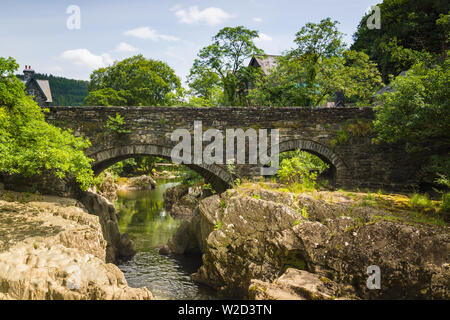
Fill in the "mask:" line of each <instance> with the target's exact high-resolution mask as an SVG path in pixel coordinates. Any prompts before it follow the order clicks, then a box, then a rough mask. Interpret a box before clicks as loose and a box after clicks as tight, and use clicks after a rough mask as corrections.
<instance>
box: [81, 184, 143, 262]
mask: <svg viewBox="0 0 450 320" xmlns="http://www.w3.org/2000/svg"><path fill="white" fill-rule="evenodd" d="M80 202H81V203H82V204H83V205H84V207H85V208H86V210H87V211H88V212H89V213H90V214H92V215H96V216H98V217H99V222H100V225H101V228H102V232H103V236H104V238H105V240H106V243H107V246H106V261H107V262H116V261H118V260H119V259H123V258H125V259H126V258H130V257H132V256H134V255H135V254H136V251H134V249H133V243H132V242H131V240H130V238H129V236H128V235H127V234H121V233H120V231H119V224H118V221H117V214H116V209H115V207H114V205H113V204H111V203H110V202H109V201H108V200H107V199H106V198H104V197H103V196H101V195H98V194H96V193H92V192H88V191H87V192H83V193H81V196H80Z"/></svg>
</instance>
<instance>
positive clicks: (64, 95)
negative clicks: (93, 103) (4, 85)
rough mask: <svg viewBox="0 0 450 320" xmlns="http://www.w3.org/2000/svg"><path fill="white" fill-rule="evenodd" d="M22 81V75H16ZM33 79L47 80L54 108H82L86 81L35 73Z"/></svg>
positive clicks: (86, 93)
mask: <svg viewBox="0 0 450 320" xmlns="http://www.w3.org/2000/svg"><path fill="white" fill-rule="evenodd" d="M17 77H18V78H19V79H21V80H23V75H17ZM34 78H35V79H38V80H49V82H50V88H51V90H52V97H53V103H52V105H54V106H82V105H83V100H84V98H86V96H87V95H88V92H87V84H88V81H82V80H73V79H67V78H63V77H55V76H53V75H47V74H42V73H35V75H34Z"/></svg>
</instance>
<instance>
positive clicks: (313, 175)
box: [278, 150, 329, 189]
mask: <svg viewBox="0 0 450 320" xmlns="http://www.w3.org/2000/svg"><path fill="white" fill-rule="evenodd" d="M328 168H329V165H328V164H326V163H325V162H323V161H322V160H321V159H319V158H318V157H316V156H314V155H312V154H310V153H308V152H305V151H301V150H296V151H291V152H286V153H284V154H281V156H280V169H279V170H278V176H279V178H280V179H281V181H282V182H283V183H287V184H290V185H296V184H302V185H303V186H304V188H306V189H314V188H315V187H316V180H317V177H318V175H319V174H321V173H322V172H324V171H325V170H327V169H328ZM297 188H298V187H297Z"/></svg>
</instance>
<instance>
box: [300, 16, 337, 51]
mask: <svg viewBox="0 0 450 320" xmlns="http://www.w3.org/2000/svg"><path fill="white" fill-rule="evenodd" d="M338 23H339V22H337V21H331V19H330V18H326V19H323V20H322V21H320V22H319V23H311V22H309V23H307V24H306V25H305V26H304V27H302V28H301V30H300V31H299V32H297V34H296V35H295V40H294V42H295V43H296V44H297V48H296V49H294V52H293V53H294V54H295V55H296V56H303V55H315V56H319V57H333V56H336V55H338V54H339V53H340V52H341V51H343V50H344V48H345V44H344V43H343V41H342V37H343V34H342V33H341V32H339V30H338V29H337V25H338Z"/></svg>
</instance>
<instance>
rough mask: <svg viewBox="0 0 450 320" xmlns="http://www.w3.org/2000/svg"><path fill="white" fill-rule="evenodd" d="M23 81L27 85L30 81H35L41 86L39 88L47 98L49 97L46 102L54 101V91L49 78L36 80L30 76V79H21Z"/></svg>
mask: <svg viewBox="0 0 450 320" xmlns="http://www.w3.org/2000/svg"><path fill="white" fill-rule="evenodd" d="M21 81H22V82H23V83H24V84H25V87H27V86H28V83H30V81H34V82H35V83H36V85H37V87H38V88H39V90H40V91H41V92H42V94H43V95H44V96H45V98H47V100H46V101H45V102H48V103H52V102H53V98H52V91H51V90H50V83H49V81H48V80H36V79H34V78H30V79H28V80H21Z"/></svg>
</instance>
